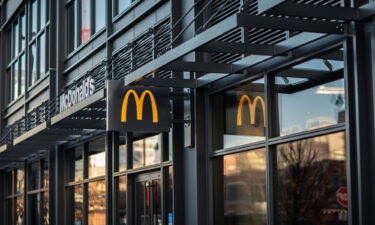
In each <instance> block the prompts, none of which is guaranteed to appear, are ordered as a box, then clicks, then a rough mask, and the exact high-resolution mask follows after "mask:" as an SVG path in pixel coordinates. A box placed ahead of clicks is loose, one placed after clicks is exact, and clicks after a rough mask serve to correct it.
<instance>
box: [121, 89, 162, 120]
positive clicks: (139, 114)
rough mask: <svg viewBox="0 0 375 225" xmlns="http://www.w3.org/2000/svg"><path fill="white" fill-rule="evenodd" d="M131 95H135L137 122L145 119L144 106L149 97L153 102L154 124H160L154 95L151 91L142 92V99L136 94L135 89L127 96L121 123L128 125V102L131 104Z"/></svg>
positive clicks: (122, 110)
mask: <svg viewBox="0 0 375 225" xmlns="http://www.w3.org/2000/svg"><path fill="white" fill-rule="evenodd" d="M130 95H133V97H134V100H135V107H136V112H137V120H142V119H143V104H144V101H145V97H146V95H148V96H149V97H150V101H151V110H152V122H153V123H157V122H159V116H158V108H157V107H156V101H155V97H154V95H153V94H152V92H151V91H150V90H145V91H143V92H142V94H141V97H139V96H138V94H137V92H135V91H134V90H133V89H130V90H129V91H127V92H126V94H125V97H124V101H123V103H122V107H121V122H124V123H126V113H127V111H128V102H129V96H130Z"/></svg>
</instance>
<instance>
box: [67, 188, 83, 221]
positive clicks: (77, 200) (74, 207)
mask: <svg viewBox="0 0 375 225" xmlns="http://www.w3.org/2000/svg"><path fill="white" fill-rule="evenodd" d="M68 196H69V199H68V200H69V201H68V203H67V205H68V206H69V208H68V221H69V222H68V224H74V225H82V224H83V185H77V186H73V187H69V188H68Z"/></svg>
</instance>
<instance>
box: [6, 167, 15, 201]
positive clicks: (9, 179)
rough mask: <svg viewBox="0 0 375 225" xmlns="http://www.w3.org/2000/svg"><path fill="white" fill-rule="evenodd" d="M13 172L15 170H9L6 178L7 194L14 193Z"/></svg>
mask: <svg viewBox="0 0 375 225" xmlns="http://www.w3.org/2000/svg"><path fill="white" fill-rule="evenodd" d="M13 173H14V171H10V172H7V173H6V175H5V179H6V182H5V185H6V187H5V189H6V195H11V194H13V191H14V189H13V183H14V182H13Z"/></svg>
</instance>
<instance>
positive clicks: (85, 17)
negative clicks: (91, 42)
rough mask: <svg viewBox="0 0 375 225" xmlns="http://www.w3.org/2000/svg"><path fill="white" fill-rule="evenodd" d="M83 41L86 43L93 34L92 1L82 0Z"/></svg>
mask: <svg viewBox="0 0 375 225" xmlns="http://www.w3.org/2000/svg"><path fill="white" fill-rule="evenodd" d="M81 2H82V5H81V43H82V44H83V43H85V42H86V41H87V40H88V39H89V38H90V36H91V25H90V23H91V22H90V17H91V3H90V2H91V1H90V0H81Z"/></svg>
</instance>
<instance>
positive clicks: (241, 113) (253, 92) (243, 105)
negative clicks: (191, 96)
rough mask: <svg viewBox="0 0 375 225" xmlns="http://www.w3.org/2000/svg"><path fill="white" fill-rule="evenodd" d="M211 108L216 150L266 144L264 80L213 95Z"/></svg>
mask: <svg viewBox="0 0 375 225" xmlns="http://www.w3.org/2000/svg"><path fill="white" fill-rule="evenodd" d="M212 106H213V108H214V109H215V111H214V112H212V115H213V121H214V122H213V134H214V148H215V149H222V148H230V147H234V146H239V145H243V144H248V143H253V142H257V141H262V140H265V128H266V103H265V99H264V79H260V80H256V81H253V82H249V83H245V84H243V85H239V86H236V87H234V88H232V89H229V90H226V91H224V92H221V93H218V94H216V95H215V96H214V97H213V103H212Z"/></svg>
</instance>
